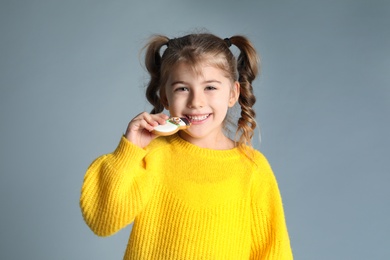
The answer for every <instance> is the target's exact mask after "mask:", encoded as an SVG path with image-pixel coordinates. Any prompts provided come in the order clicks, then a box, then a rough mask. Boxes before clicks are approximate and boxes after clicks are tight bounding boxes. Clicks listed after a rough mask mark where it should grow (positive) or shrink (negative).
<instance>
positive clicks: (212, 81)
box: [203, 79, 222, 84]
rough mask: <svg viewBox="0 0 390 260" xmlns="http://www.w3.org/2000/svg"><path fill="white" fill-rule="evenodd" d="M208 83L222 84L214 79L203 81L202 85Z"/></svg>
mask: <svg viewBox="0 0 390 260" xmlns="http://www.w3.org/2000/svg"><path fill="white" fill-rule="evenodd" d="M208 83H218V84H222V82H221V81H219V80H216V79H211V80H206V81H203V84H208Z"/></svg>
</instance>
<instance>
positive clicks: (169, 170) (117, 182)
mask: <svg viewBox="0 0 390 260" xmlns="http://www.w3.org/2000/svg"><path fill="white" fill-rule="evenodd" d="M80 206H81V210H82V213H83V217H84V219H85V221H86V223H87V224H88V226H89V227H90V228H91V229H92V231H93V232H94V233H95V234H97V235H99V236H109V235H112V234H114V233H115V232H117V231H119V230H120V229H122V228H124V227H125V226H127V225H129V224H130V223H132V222H133V221H134V224H133V228H132V232H131V235H130V238H129V244H128V246H127V250H126V253H125V256H124V259H142V260H145V259H152V260H163V259H185V260H190V259H223V260H227V259H234V260H241V259H292V252H291V248H290V241H289V237H288V233H287V228H286V223H285V219H284V213H283V207H282V201H281V197H280V193H279V190H278V186H277V183H276V180H275V177H274V175H273V173H272V170H271V168H270V166H269V164H268V162H267V160H266V159H265V157H264V156H263V155H262V154H261V153H260V152H258V151H255V152H254V157H253V159H252V160H251V159H249V158H248V157H247V156H245V155H244V154H243V153H242V152H241V151H240V150H239V149H238V148H235V149H231V150H211V149H203V148H200V147H197V146H195V145H192V144H191V143H188V142H186V141H184V140H183V139H181V138H180V137H179V136H178V135H177V134H176V135H173V136H170V137H159V138H157V139H155V140H153V141H152V142H151V143H150V144H149V145H148V146H147V147H146V148H145V149H141V148H139V147H137V146H135V145H133V144H132V143H130V142H129V141H127V139H125V138H124V137H122V139H121V141H120V143H119V145H118V147H117V148H116V150H115V151H114V152H113V153H111V154H107V155H103V156H101V157H99V158H98V159H96V160H95V161H94V162H93V163H92V164H91V166H90V167H89V168H88V170H87V172H86V175H85V178H84V183H83V187H82V191H81V198H80Z"/></svg>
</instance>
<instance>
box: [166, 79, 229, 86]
mask: <svg viewBox="0 0 390 260" xmlns="http://www.w3.org/2000/svg"><path fill="white" fill-rule="evenodd" d="M210 83H217V84H222V82H221V81H219V80H216V79H211V80H205V81H203V82H202V84H210ZM176 84H184V85H187V83H186V82H185V81H182V80H178V81H174V82H172V83H171V86H174V85H176Z"/></svg>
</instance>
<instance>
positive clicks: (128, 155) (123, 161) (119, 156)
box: [113, 136, 146, 169]
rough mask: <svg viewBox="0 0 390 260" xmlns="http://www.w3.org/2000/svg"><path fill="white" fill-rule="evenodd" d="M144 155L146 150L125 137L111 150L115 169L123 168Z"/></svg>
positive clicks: (139, 160)
mask: <svg viewBox="0 0 390 260" xmlns="http://www.w3.org/2000/svg"><path fill="white" fill-rule="evenodd" d="M145 155H146V151H145V150H144V149H142V148H141V147H139V146H136V145H135V144H133V143H131V142H130V141H129V140H127V139H126V137H124V136H122V137H121V140H120V142H119V144H118V146H117V148H116V149H115V151H114V152H113V156H114V162H115V163H114V165H115V166H116V168H117V169H125V168H127V167H128V166H129V165H131V164H134V162H141V161H142V160H143V158H144V157H145Z"/></svg>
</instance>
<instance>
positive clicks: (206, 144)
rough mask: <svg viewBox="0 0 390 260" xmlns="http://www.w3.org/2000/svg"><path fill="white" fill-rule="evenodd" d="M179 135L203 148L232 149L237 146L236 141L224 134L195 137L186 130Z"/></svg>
mask: <svg viewBox="0 0 390 260" xmlns="http://www.w3.org/2000/svg"><path fill="white" fill-rule="evenodd" d="M179 136H180V137H181V138H182V139H184V140H185V141H187V142H189V143H191V144H193V145H196V146H199V147H201V148H207V149H213V150H230V149H233V148H235V147H236V145H235V143H234V141H232V140H231V139H230V138H228V137H227V136H225V135H224V134H221V135H218V136H210V137H207V138H194V137H192V136H190V135H189V134H187V133H186V132H184V131H180V132H179Z"/></svg>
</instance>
